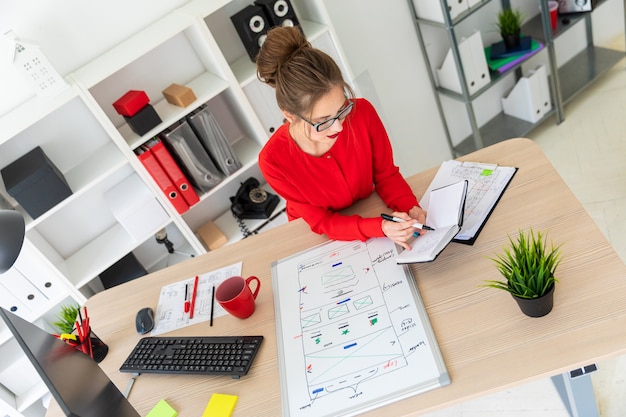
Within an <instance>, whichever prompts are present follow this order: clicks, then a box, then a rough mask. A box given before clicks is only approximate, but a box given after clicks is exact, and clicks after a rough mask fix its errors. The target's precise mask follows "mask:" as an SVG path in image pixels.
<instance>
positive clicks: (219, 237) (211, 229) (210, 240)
mask: <svg viewBox="0 0 626 417" xmlns="http://www.w3.org/2000/svg"><path fill="white" fill-rule="evenodd" d="M198 236H199V237H200V239H201V240H202V241H203V242H204V244H205V245H206V247H207V248H208V249H209V250H215V249H218V248H221V247H222V246H224V244H225V243H226V242H227V241H228V239H227V238H226V235H225V234H224V233H222V231H221V230H220V229H219V228H218V227H217V225H216V224H215V223H213V222H212V221H211V220H209V221H208V222H206V223H205V224H203V225H202V226H200V228H199V229H198Z"/></svg>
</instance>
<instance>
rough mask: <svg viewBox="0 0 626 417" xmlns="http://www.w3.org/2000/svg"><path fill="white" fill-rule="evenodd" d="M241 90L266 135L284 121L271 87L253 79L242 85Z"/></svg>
mask: <svg viewBox="0 0 626 417" xmlns="http://www.w3.org/2000/svg"><path fill="white" fill-rule="evenodd" d="M243 92H244V94H245V95H246V97H248V101H250V104H251V105H252V108H253V109H254V113H255V114H256V115H257V116H258V117H259V120H260V121H261V124H262V125H263V128H264V129H265V133H267V135H268V136H270V135H271V134H272V133H274V132H275V131H276V129H278V128H279V127H280V126H281V125H282V124H283V123H285V116H284V115H283V114H282V112H281V111H280V109H279V108H278V104H276V93H275V92H274V89H273V88H272V87H270V86H269V85H267V84H265V83H262V82H261V81H259V80H257V79H255V80H253V81H252V82H250V83H248V84H247V85H246V86H245V87H243Z"/></svg>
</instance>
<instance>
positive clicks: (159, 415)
mask: <svg viewBox="0 0 626 417" xmlns="http://www.w3.org/2000/svg"><path fill="white" fill-rule="evenodd" d="M177 415H178V411H176V410H174V409H173V408H172V406H171V405H169V404H168V403H167V401H165V400H161V401H159V402H158V403H157V405H155V406H154V407H152V410H150V412H149V413H148V415H147V416H146V417H176V416H177Z"/></svg>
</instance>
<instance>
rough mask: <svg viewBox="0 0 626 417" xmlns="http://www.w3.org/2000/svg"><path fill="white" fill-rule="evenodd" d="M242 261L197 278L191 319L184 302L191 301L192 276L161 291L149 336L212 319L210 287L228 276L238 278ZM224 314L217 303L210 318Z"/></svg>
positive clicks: (193, 279) (193, 278)
mask: <svg viewBox="0 0 626 417" xmlns="http://www.w3.org/2000/svg"><path fill="white" fill-rule="evenodd" d="M241 267H242V262H238V263H236V264H233V265H230V266H226V267H224V268H221V269H218V270H215V271H211V272H207V273H205V274H202V275H198V288H197V290H196V302H195V306H194V314H193V318H192V319H190V318H189V312H186V311H185V301H186V300H190V299H191V294H192V290H193V284H194V281H195V278H196V277H195V276H194V277H189V278H187V279H184V280H182V281H178V282H175V283H173V284H169V285H166V286H164V287H163V288H161V294H160V296H159V304H158V305H157V309H156V313H155V315H154V329H152V332H151V333H150V335H151V336H156V335H159V334H163V333H167V332H171V331H173V330H176V329H180V328H182V327H186V326H190V325H192V324H196V323H201V322H203V321H208V320H209V319H210V318H211V302H212V298H213V296H212V289H213V286H217V285H219V283H220V282H222V281H223V280H225V279H226V278H228V277H232V276H235V275H241ZM225 314H226V311H225V310H224V309H223V308H222V307H221V306H220V305H219V304H218V303H217V302H216V303H215V305H214V311H213V317H220V316H223V315H225Z"/></svg>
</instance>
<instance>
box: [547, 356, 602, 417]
mask: <svg viewBox="0 0 626 417" xmlns="http://www.w3.org/2000/svg"><path fill="white" fill-rule="evenodd" d="M585 369H586V370H587V371H586V372H585ZM590 369H592V370H595V369H596V368H595V365H590V366H588V367H585V368H584V369H577V370H575V371H571V372H566V373H564V374H561V375H555V376H553V377H552V383H553V384H554V386H555V387H556V389H557V391H558V392H559V395H560V396H561V400H562V401H563V403H564V404H565V407H567V411H568V412H569V415H570V416H572V417H599V414H598V406H597V404H596V396H595V394H594V392H593V386H592V385H591V377H590V376H589V374H588V372H591V370H590Z"/></svg>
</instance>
